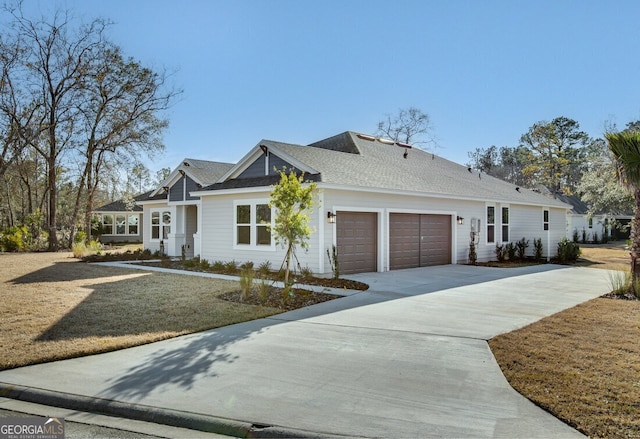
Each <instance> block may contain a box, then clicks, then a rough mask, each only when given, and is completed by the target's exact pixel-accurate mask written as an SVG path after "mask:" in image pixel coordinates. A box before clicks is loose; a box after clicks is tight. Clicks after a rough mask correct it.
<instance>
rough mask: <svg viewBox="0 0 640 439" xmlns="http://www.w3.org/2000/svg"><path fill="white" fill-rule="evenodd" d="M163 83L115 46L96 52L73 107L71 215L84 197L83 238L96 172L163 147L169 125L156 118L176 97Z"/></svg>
mask: <svg viewBox="0 0 640 439" xmlns="http://www.w3.org/2000/svg"><path fill="white" fill-rule="evenodd" d="M166 80H167V75H166V73H165V72H162V73H156V72H154V71H152V70H151V69H149V68H145V67H143V66H142V65H140V64H139V63H138V62H136V61H135V60H133V59H130V58H129V59H125V58H124V57H123V56H122V54H121V51H120V49H119V48H118V47H114V46H110V45H107V46H104V47H103V50H102V51H101V52H100V53H96V56H95V58H94V60H93V63H92V66H91V71H90V72H89V73H88V75H87V76H86V78H85V82H84V99H83V100H81V101H80V106H79V109H78V110H79V114H80V115H81V117H80V118H79V119H78V122H79V123H81V124H82V129H81V131H82V132H83V133H84V139H83V140H84V141H83V144H82V146H81V147H80V148H81V151H82V156H83V158H84V169H83V172H82V175H81V179H80V184H79V188H78V194H77V198H76V206H75V209H74V217H75V215H77V213H78V211H79V210H80V201H81V199H82V196H83V194H84V196H85V197H86V203H85V218H84V225H85V228H86V230H87V236H90V235H89V234H90V230H91V210H92V209H93V198H94V194H95V192H96V190H97V188H98V185H99V184H100V175H101V171H102V169H103V168H104V167H105V166H106V165H107V164H108V163H110V162H113V161H114V160H118V159H120V158H121V159H124V160H125V161H128V162H129V163H131V162H135V161H136V159H137V158H138V157H139V155H140V154H141V153H145V154H147V155H151V156H152V155H153V154H155V153H157V152H160V151H162V150H163V149H164V145H163V144H162V137H161V134H162V131H163V130H164V129H165V128H166V127H167V126H168V123H169V122H168V121H167V120H166V119H162V118H160V117H159V114H160V113H161V112H163V111H164V110H166V109H167V108H169V106H170V105H171V104H172V102H173V101H174V99H175V98H176V97H177V95H178V94H179V93H181V91H180V90H176V89H168V88H167V87H166Z"/></svg>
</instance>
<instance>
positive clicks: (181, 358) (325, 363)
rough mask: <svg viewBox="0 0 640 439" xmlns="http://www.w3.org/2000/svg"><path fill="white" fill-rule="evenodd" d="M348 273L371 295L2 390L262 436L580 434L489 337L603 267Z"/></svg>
mask: <svg viewBox="0 0 640 439" xmlns="http://www.w3.org/2000/svg"><path fill="white" fill-rule="evenodd" d="M351 277H352V278H354V279H357V280H361V281H363V282H367V283H369V284H370V285H371V288H370V290H369V291H366V292H362V293H358V294H354V295H351V296H349V297H345V298H342V299H338V300H334V301H331V302H326V303H323V304H319V305H316V306H313V307H310V308H306V309H301V310H296V311H292V312H288V313H284V314H280V315H277V316H273V317H271V318H267V319H262V320H257V321H253V322H248V323H243V324H238V325H234V326H229V327H225V328H220V329H217V330H212V331H207V332H203V333H199V334H193V335H189V336H185V337H180V338H176V339H172V340H168V341H164V342H159V343H153V344H149V345H146V346H140V347H136V348H132V349H126V350H122V351H118V352H113V353H108V354H102V355H96V356H91V357H85V358H79V359H73V360H65V361H60V362H55V363H50V364H43V365H37V366H30V367H24V368H20V369H14V370H8V371H4V372H0V383H1V384H0V393H3V392H4V393H5V394H6V395H8V396H11V397H16V398H23V399H38V398H39V399H40V401H39V402H41V403H44V404H51V405H56V404H66V405H67V406H70V405H72V404H76V405H74V406H72V407H71V408H74V409H76V408H77V409H83V410H86V409H87V408H93V409H95V410H102V411H106V412H109V413H114V414H118V415H120V416H130V417H136V418H140V419H145V420H154V421H155V422H160V423H163V422H164V423H168V424H172V425H179V426H190V427H192V428H202V429H209V430H214V431H217V432H221V433H227V434H247V432H249V431H250V432H251V433H250V434H253V435H254V436H257V437H261V436H271V437H273V436H287V437H291V436H302V435H305V436H348V437H474V438H477V437H527V438H532V437H544V438H549V437H580V436H581V435H580V434H579V433H578V432H577V431H575V430H573V429H572V428H570V427H568V426H566V425H565V424H564V423H562V422H560V421H558V420H557V419H556V418H554V417H553V416H551V415H549V414H547V413H546V412H544V411H543V410H541V409H539V408H538V407H536V406H535V405H533V404H532V403H531V402H529V401H528V400H526V399H525V398H523V397H522V396H521V395H519V394H518V393H516V392H515V391H514V390H513V389H512V388H511V387H510V386H509V384H508V383H507V381H506V380H505V378H504V376H503V375H502V373H501V371H500V369H499V367H498V365H497V364H496V361H495V359H494V357H493V355H492V354H491V351H490V350H489V347H488V345H487V343H486V340H488V339H489V338H491V337H493V336H495V335H498V334H500V333H503V332H508V331H511V330H513V329H516V328H519V327H522V326H524V325H527V324H529V323H531V322H534V321H536V320H538V319H540V318H542V317H544V316H547V315H550V314H553V313H555V312H558V311H560V310H562V309H565V308H568V307H571V306H574V305H576V304H578V303H581V302H583V301H586V300H589V299H592V298H594V297H597V296H599V295H601V294H603V293H605V292H607V291H608V289H609V282H608V273H607V271H604V270H595V269H586V268H566V267H559V266H553V265H543V266H535V267H526V268H514V269H493V268H484V267H471V266H463V265H460V266H444V267H432V268H422V269H413V270H402V271H395V272H389V273H374V274H365V275H356V276H351ZM43 399H44V401H43Z"/></svg>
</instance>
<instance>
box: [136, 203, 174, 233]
mask: <svg viewBox="0 0 640 439" xmlns="http://www.w3.org/2000/svg"><path fill="white" fill-rule="evenodd" d="M136 227H137V224H136ZM169 233H171V212H169V211H168V210H164V211H163V210H152V211H151V239H163V240H164V239H167V238H168V237H169Z"/></svg>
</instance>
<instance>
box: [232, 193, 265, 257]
mask: <svg viewBox="0 0 640 439" xmlns="http://www.w3.org/2000/svg"><path fill="white" fill-rule="evenodd" d="M271 218H272V214H271V208H270V207H269V205H268V204H267V203H260V202H255V203H249V202H247V204H237V205H236V218H235V229H236V238H235V244H236V245H251V246H261V247H262V246H265V247H266V246H268V247H271V246H272V245H273V240H272V239H271V230H270V226H271V225H272V222H271Z"/></svg>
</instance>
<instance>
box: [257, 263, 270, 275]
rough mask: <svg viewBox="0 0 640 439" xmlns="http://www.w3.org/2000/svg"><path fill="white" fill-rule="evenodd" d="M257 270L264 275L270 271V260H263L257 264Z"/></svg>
mask: <svg viewBox="0 0 640 439" xmlns="http://www.w3.org/2000/svg"><path fill="white" fill-rule="evenodd" d="M258 271H259V272H260V274H261V275H262V276H263V277H264V276H266V275H267V274H269V273H270V272H271V261H264V262H263V263H262V264H260V265H259V266H258Z"/></svg>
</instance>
